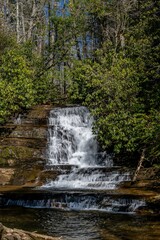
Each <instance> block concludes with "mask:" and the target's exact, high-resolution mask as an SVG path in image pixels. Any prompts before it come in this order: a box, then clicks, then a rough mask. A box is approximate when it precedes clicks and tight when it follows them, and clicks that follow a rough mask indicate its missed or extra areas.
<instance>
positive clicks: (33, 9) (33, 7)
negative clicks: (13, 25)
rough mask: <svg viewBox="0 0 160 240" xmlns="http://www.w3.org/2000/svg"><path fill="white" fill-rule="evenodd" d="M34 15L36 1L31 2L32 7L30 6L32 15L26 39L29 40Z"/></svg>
mask: <svg viewBox="0 0 160 240" xmlns="http://www.w3.org/2000/svg"><path fill="white" fill-rule="evenodd" d="M35 14H36V1H35V0H34V1H33V6H32V14H31V18H30V22H29V28H28V39H31V36H32V30H33V24H34V16H35Z"/></svg>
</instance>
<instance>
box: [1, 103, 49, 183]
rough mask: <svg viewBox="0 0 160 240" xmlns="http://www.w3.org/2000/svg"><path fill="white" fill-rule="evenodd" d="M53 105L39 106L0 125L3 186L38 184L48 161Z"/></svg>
mask: <svg viewBox="0 0 160 240" xmlns="http://www.w3.org/2000/svg"><path fill="white" fill-rule="evenodd" d="M52 108H53V106H51V105H43V106H36V107H34V108H32V109H30V110H28V111H27V112H26V113H23V114H19V115H17V116H16V117H15V118H13V119H12V120H11V121H10V122H9V123H7V124H6V125H5V126H1V127H0V186H6V185H25V184H29V185H31V184H33V185H38V184H39V183H38V179H39V175H40V173H41V171H43V170H44V166H45V164H46V145H47V127H48V126H47V122H48V115H49V112H50V110H51V109H52ZM43 175H44V174H43ZM43 178H44V176H43Z"/></svg>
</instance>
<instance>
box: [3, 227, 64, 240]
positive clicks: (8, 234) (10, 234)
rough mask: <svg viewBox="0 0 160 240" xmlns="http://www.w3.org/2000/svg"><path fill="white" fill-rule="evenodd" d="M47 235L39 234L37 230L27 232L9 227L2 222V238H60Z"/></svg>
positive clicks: (19, 239) (51, 239)
mask: <svg viewBox="0 0 160 240" xmlns="http://www.w3.org/2000/svg"><path fill="white" fill-rule="evenodd" d="M60 239H62V238H56V237H51V236H46V235H41V234H37V233H35V232H27V231H23V230H20V229H11V228H7V227H5V226H3V225H2V223H0V240H60Z"/></svg>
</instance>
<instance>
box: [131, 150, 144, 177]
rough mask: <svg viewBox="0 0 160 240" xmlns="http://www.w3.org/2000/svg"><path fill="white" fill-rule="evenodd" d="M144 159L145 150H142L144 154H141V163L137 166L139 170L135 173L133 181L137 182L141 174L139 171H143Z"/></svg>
mask: <svg viewBox="0 0 160 240" xmlns="http://www.w3.org/2000/svg"><path fill="white" fill-rule="evenodd" d="M144 159H145V149H143V150H142V154H141V157H140V160H139V162H138V166H137V169H136V171H135V173H134V176H133V180H132V181H136V179H137V176H138V173H139V171H140V169H141V167H142V164H143V161H144Z"/></svg>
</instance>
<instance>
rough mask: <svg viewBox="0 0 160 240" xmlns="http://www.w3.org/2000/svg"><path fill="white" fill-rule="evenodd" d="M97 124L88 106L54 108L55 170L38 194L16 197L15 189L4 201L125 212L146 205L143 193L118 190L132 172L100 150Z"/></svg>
mask: <svg viewBox="0 0 160 240" xmlns="http://www.w3.org/2000/svg"><path fill="white" fill-rule="evenodd" d="M92 125H93V118H92V117H91V115H90V113H89V111H88V109H87V108H86V107H68V108H56V109H54V110H52V111H51V112H50V117H49V128H48V130H49V137H48V165H47V166H46V168H47V169H46V171H47V173H48V171H49V172H50V173H51V176H49V179H48V182H47V183H46V184H45V185H43V186H42V187H40V192H39V194H38V193H37V192H36V193H35V194H34V195H33V193H28V194H26V195H25V194H24V196H23V194H20V196H19V197H17V194H16V195H14V193H13V196H12V195H11V196H8V197H6V198H5V196H4V197H2V199H0V200H1V204H2V205H4V206H13V205H17V206H21V207H31V208H57V209H63V210H64V209H65V210H96V211H97V210H99V211H107V212H123V213H124V212H127V213H128V212H134V211H136V209H137V208H138V207H139V206H144V205H145V202H144V201H143V199H141V197H140V196H136V197H135V196H134V195H132V194H126V193H125V192H123V191H122V192H121V193H120V192H118V191H117V190H116V188H117V186H118V185H119V184H120V183H121V182H123V181H128V180H130V173H129V172H128V171H126V170H124V169H123V168H120V167H115V166H113V162H112V159H111V157H109V156H108V155H107V154H106V153H101V152H99V147H98V143H97V140H96V136H95V135H94V134H93V132H92ZM52 177H53V179H52ZM37 190H38V189H37ZM43 190H45V191H43Z"/></svg>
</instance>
